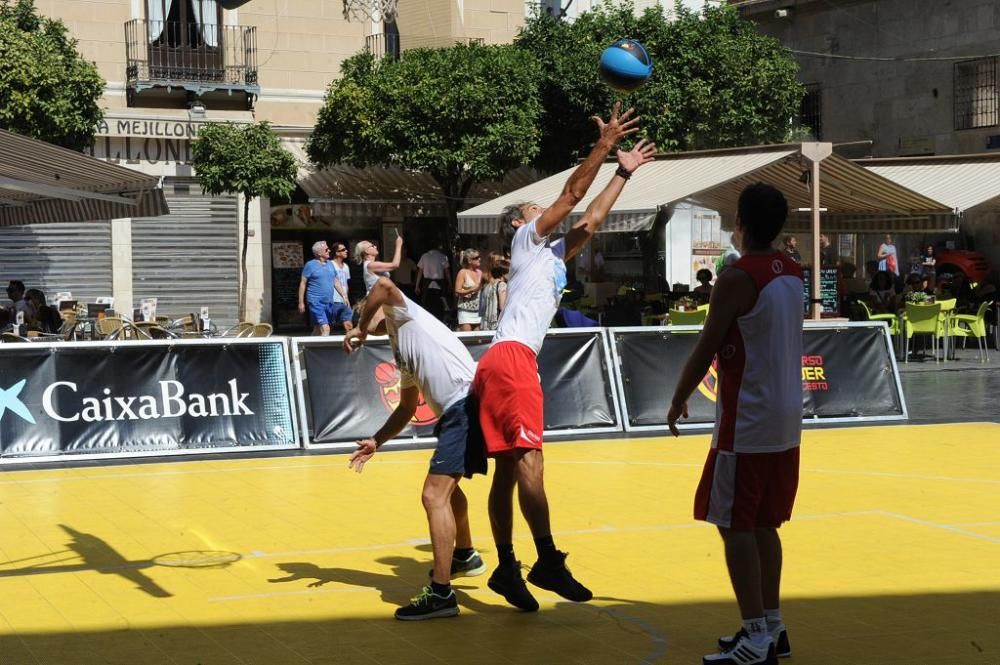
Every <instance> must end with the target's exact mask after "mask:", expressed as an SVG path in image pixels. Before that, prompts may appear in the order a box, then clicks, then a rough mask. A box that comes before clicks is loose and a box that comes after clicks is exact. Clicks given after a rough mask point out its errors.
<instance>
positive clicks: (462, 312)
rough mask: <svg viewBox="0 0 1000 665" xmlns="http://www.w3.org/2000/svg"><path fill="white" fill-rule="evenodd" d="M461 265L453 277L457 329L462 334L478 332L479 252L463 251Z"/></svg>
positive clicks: (481, 275)
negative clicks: (471, 331)
mask: <svg viewBox="0 0 1000 665" xmlns="http://www.w3.org/2000/svg"><path fill="white" fill-rule="evenodd" d="M461 263H462V269H461V270H459V271H458V275H456V276H455V298H456V301H457V304H458V329H459V330H460V331H462V332H468V331H470V330H479V323H480V318H479V291H480V290H481V289H482V288H483V272H482V270H480V269H479V265H480V259H479V252H478V251H477V250H475V249H466V250H463V251H462V255H461Z"/></svg>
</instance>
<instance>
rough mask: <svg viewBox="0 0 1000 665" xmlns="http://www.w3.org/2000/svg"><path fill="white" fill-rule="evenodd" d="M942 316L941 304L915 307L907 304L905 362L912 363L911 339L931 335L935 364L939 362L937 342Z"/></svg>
mask: <svg viewBox="0 0 1000 665" xmlns="http://www.w3.org/2000/svg"><path fill="white" fill-rule="evenodd" d="M940 316H941V304H940V303H935V304H933V305H915V304H913V303H906V315H905V319H904V321H903V324H904V329H905V330H904V332H905V338H906V342H905V346H904V348H903V358H904V361H903V362H907V363H908V362H910V338H911V337H913V336H914V335H930V336H931V343H932V348H933V349H934V362H937V361H938V356H937V341H938V318H939V317H940Z"/></svg>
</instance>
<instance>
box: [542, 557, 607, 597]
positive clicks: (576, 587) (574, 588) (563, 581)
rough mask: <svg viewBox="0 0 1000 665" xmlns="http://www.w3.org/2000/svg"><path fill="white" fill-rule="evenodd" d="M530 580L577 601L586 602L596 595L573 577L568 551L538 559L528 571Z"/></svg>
mask: <svg viewBox="0 0 1000 665" xmlns="http://www.w3.org/2000/svg"><path fill="white" fill-rule="evenodd" d="M528 581H529V582H531V583H532V584H534V585H535V586H537V587H541V588H543V589H546V590H548V591H555V592H556V593H558V594H559V595H560V596H562V597H563V598H565V599H566V600H572V601H573V602H575V603H585V602H587V601H588V600H590V599H591V598H593V597H594V594H592V593H591V592H590V589H588V588H587V587H585V586H583V585H582V584H580V583H579V582H577V581H576V580H575V579H573V573H571V572H569V568H567V567H566V552H556V556H554V557H552V558H551V559H549V560H545V559H539V560H538V561H536V562H535V565H534V566H532V567H531V570H530V571H529V572H528Z"/></svg>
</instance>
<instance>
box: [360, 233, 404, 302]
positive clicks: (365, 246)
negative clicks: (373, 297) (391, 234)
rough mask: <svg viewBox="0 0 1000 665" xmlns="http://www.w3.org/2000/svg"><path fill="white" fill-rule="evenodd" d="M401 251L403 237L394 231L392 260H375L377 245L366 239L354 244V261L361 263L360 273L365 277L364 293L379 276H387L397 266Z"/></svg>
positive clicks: (373, 284)
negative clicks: (394, 241)
mask: <svg viewBox="0 0 1000 665" xmlns="http://www.w3.org/2000/svg"><path fill="white" fill-rule="evenodd" d="M402 252H403V238H402V237H401V236H400V235H399V233H398V232H397V233H396V251H395V252H394V253H393V255H392V261H376V260H375V259H377V258H378V245H376V244H375V243H373V242H369V241H367V240H362V241H361V242H359V243H358V244H357V245H355V246H354V262H355V263H359V264H361V268H362V274H363V276H364V279H365V295H366V296H367V295H368V292H369V291H371V290H372V287H373V286H375V282H377V281H378V278H379V277H388V276H389V272H390V271H392V270H395V269H396V268H398V267H399V261H400V259H401V257H402Z"/></svg>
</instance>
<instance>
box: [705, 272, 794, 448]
mask: <svg viewBox="0 0 1000 665" xmlns="http://www.w3.org/2000/svg"><path fill="white" fill-rule="evenodd" d="M732 268H736V269H739V270H742V271H743V272H745V273H747V274H748V275H749V276H750V279H752V280H753V283H754V286H756V287H757V302H755V303H754V306H753V308H752V309H751V310H750V311H749V312H747V313H746V314H744V315H743V316H740V317H738V318H737V319H736V320H735V321H734V322H733V324H732V326H730V328H729V330H728V331H727V332H726V336H725V339H724V340H723V343H722V346H721V347H720V349H719V352H718V354H717V362H718V368H719V386H718V393H717V395H718V398H717V401H716V418H715V432H714V433H713V435H712V447H713V448H719V449H720V450H728V451H732V452H735V453H774V452H781V451H783V450H788V449H790V448H794V447H796V446H798V445H799V442H800V440H801V437H802V310H803V307H802V268H800V267H799V264H797V263H795V261H792V260H791V259H789V258H788V257H786V256H784V255H783V254H781V253H780V252H774V253H773V254H760V255H758V254H751V255H748V256H743V257H741V258H740V259H739V260H738V261H737V262H736V263H734V264H733V265H732Z"/></svg>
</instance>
